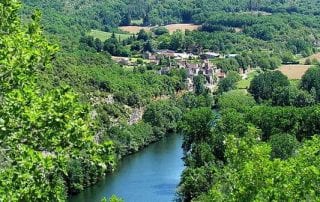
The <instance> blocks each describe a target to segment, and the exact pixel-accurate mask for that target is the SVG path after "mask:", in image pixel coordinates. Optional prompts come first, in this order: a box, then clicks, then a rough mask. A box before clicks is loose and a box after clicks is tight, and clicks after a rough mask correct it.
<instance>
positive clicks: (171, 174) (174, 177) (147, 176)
mask: <svg viewBox="0 0 320 202" xmlns="http://www.w3.org/2000/svg"><path fill="white" fill-rule="evenodd" d="M181 145H182V136H180V135H170V136H169V137H166V138H164V139H163V140H161V141H159V142H157V143H154V144H152V145H150V146H149V147H147V148H145V149H144V150H142V151H140V152H138V153H136V154H133V155H130V156H128V157H125V158H124V159H123V160H122V161H121V162H120V163H119V167H118V168H117V170H116V171H115V172H114V173H112V174H110V175H107V176H106V177H105V178H104V179H103V180H101V181H100V182H99V183H98V184H96V185H94V186H92V187H90V188H88V189H86V190H85V191H83V192H81V193H80V194H78V195H76V196H73V197H71V198H70V199H69V202H100V201H101V199H102V198H103V197H107V198H108V197H111V196H112V195H117V196H118V197H120V198H122V199H124V201H125V202H170V201H173V200H174V199H175V197H176V188H177V186H178V184H179V181H180V175H181V173H182V171H183V169H184V165H183V161H182V157H183V151H182V148H181Z"/></svg>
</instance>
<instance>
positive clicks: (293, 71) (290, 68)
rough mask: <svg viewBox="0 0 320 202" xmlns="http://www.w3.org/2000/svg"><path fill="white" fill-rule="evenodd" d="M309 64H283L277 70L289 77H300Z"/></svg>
mask: <svg viewBox="0 0 320 202" xmlns="http://www.w3.org/2000/svg"><path fill="white" fill-rule="evenodd" d="M310 67H311V65H283V66H281V67H280V68H279V70H280V71H281V72H282V73H283V74H284V75H286V76H287V77H288V78H289V79H301V78H302V76H303V75H304V74H305V73H306V71H307V70H308V69H309V68H310Z"/></svg>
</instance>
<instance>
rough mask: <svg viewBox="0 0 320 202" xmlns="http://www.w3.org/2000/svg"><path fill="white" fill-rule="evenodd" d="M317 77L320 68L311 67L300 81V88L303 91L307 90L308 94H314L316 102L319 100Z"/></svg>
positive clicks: (319, 87)
mask: <svg viewBox="0 0 320 202" xmlns="http://www.w3.org/2000/svg"><path fill="white" fill-rule="evenodd" d="M319 76H320V68H319V67H313V68H310V69H309V70H308V71H307V72H306V73H305V75H303V77H302V80H301V87H302V89H304V90H307V91H308V92H309V93H312V92H314V93H315V96H316V97H315V98H316V100H317V101H319V100H320V82H319Z"/></svg>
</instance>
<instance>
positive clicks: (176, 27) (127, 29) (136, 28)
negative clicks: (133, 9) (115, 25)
mask: <svg viewBox="0 0 320 202" xmlns="http://www.w3.org/2000/svg"><path fill="white" fill-rule="evenodd" d="M165 27H166V28H167V29H168V30H169V32H170V33H173V32H175V31H177V30H181V31H185V30H190V31H193V30H197V29H199V27H200V25H194V24H171V25H166V26H165ZM152 28H154V27H142V26H122V27H119V29H120V30H122V31H124V32H129V33H131V34H137V33H138V32H139V31H140V30H141V29H144V30H145V31H150V30H151V29H152Z"/></svg>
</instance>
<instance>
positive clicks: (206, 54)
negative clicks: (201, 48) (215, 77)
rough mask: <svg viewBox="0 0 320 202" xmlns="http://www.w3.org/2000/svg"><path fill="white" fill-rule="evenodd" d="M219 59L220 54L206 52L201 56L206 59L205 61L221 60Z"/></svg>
mask: <svg viewBox="0 0 320 202" xmlns="http://www.w3.org/2000/svg"><path fill="white" fill-rule="evenodd" d="M219 57H220V54H219V53H215V52H205V53H203V54H201V58H204V59H212V58H219Z"/></svg>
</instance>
